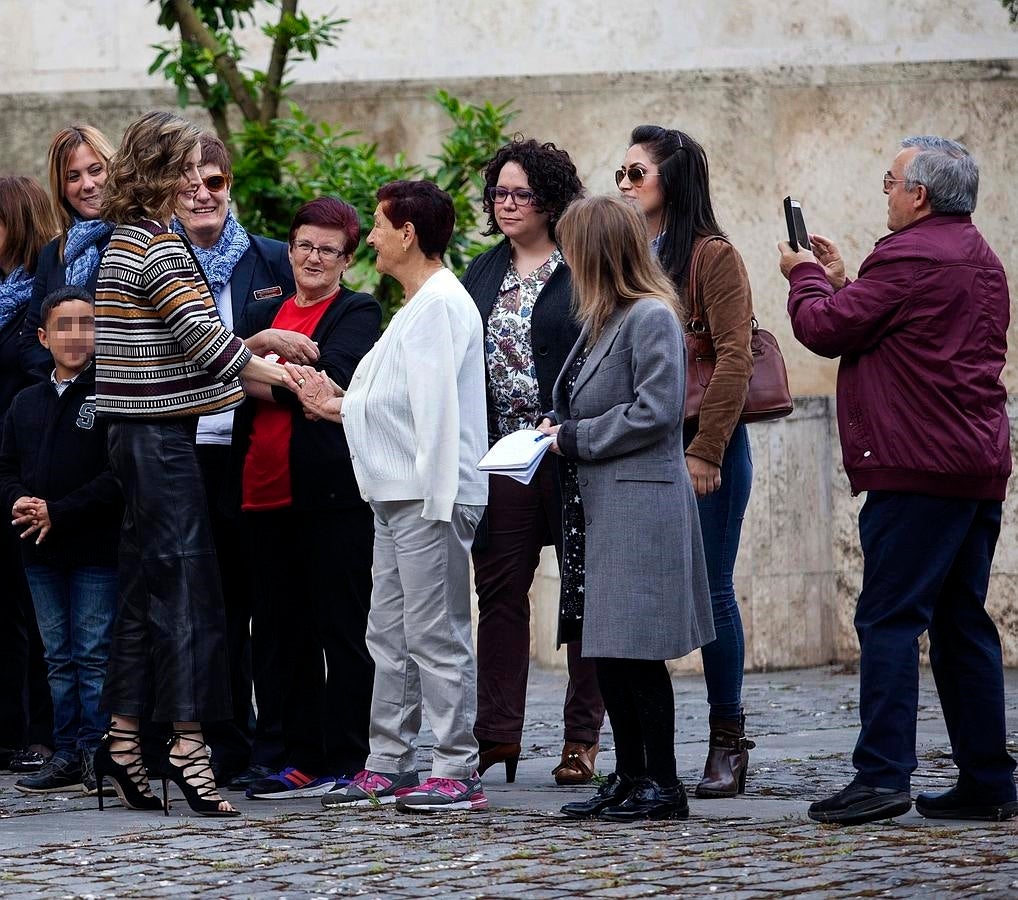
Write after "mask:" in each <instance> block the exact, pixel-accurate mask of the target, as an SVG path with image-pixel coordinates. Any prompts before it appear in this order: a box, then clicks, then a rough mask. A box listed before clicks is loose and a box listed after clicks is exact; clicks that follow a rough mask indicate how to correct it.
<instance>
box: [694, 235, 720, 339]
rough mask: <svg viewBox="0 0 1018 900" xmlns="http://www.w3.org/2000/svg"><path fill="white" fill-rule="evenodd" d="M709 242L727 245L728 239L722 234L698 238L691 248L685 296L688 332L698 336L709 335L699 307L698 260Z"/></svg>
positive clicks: (708, 329)
mask: <svg viewBox="0 0 1018 900" xmlns="http://www.w3.org/2000/svg"><path fill="white" fill-rule="evenodd" d="M711 241H724V242H725V243H726V244H727V243H729V240H728V238H726V237H725V236H724V235H723V234H708V235H704V237H702V238H700V239H699V240H698V241H697V242H696V245H695V246H694V247H693V254H692V256H691V257H690V259H689V281H688V287H687V294H688V296H689V323H688V325H689V330H690V331H696V332H698V333H700V334H702V333H703V332H707V333H708V334H709V333H710V328H709V326H708V325H707V320H706V319H705V318H704V316H703V308H702V306H700V293H701V292H700V258H701V257H702V256H703V251H704V248H705V247H706V246H707V245H708V244H709V243H710V242H711Z"/></svg>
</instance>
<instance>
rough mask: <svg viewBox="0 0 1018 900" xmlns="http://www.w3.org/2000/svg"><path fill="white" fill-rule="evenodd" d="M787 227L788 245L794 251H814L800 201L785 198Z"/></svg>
mask: <svg viewBox="0 0 1018 900" xmlns="http://www.w3.org/2000/svg"><path fill="white" fill-rule="evenodd" d="M784 203H785V225H787V226H788V243H789V244H791V245H792V249H793V250H812V249H813V247H812V246H811V245H810V242H809V232H808V231H806V220H805V219H803V217H802V205H801V204H800V203H799V201H798V200H793V199H792V198H791V197H785V200H784Z"/></svg>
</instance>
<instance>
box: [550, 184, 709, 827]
mask: <svg viewBox="0 0 1018 900" xmlns="http://www.w3.org/2000/svg"><path fill="white" fill-rule="evenodd" d="M557 234H558V238H559V241H560V244H561V247H562V252H563V254H564V255H565V258H566V261H567V262H568V263H569V266H570V268H571V270H572V272H573V286H574V295H575V298H576V307H577V317H578V319H579V320H580V322H581V323H582V324H583V331H582V332H581V334H580V337H579V340H578V341H577V342H576V346H575V347H573V350H572V352H571V353H570V354H569V356H568V357H567V358H566V363H565V366H564V368H563V369H562V373H561V374H560V375H559V378H558V381H557V382H556V384H555V390H554V394H553V400H554V406H555V416H556V419H557V422H558V424H552V423H551V421H550V420H547V419H546V420H545V421H544V422H543V423H542V425H541V430H542V431H544V432H545V433H548V434H554V435H555V438H556V440H555V443H554V444H553V445H552V450H554V451H556V452H558V453H559V454H561V455H562V457H564V467H563V485H562V493H563V501H564V517H563V526H564V531H565V553H564V559H563V574H562V598H561V610H560V615H561V617H562V619H563V627H567V626H571V627H576V625H577V624H578V623H580V622H582V634H583V653H584V656H590V657H594V658H595V660H596V665H597V675H598V683H599V685H600V688H601V693H602V695H603V697H604V701H605V706H606V708H607V711H608V715H609V717H610V718H611V722H612V730H613V732H614V735H615V748H616V767H615V772H614V773H613V774H612V775H611V776H609V778H608V779H607V780H606V781H605V782H604V783H603V784H602V785H601V788H600V790H599V791H598V792H597V795H596V796H595V797H593V798H592V799H591V800H588V801H583V802H580V803H568V804H566V805H565V806H564V807H562V811H563V812H564V813H565V814H566V815H568V816H572V817H574V818H583V817H588V816H599V817H600V818H604V819H611V820H616V821H627V820H633V819H646V818H654V819H659V818H685V817H686V816H687V815H688V814H689V807H688V804H687V802H686V795H685V791H684V789H683V787H682V783H681V782H680V781H679V780H678V778H677V776H676V772H675V750H674V744H675V713H674V696H673V693H672V684H671V679H670V677H669V675H668V670H667V668H666V666H665V662H664V661H665V660H667V659H674V658H677V657H680V656H685V655H686V654H687V653H689V652H691V651H692V650H695V649H697V648H698V647H700V646H702V645H704V644H706V643H709V642H710V641H712V640H713V639H714V624H713V620H712V617H711V605H710V591H709V588H708V585H707V572H706V567H705V563H704V556H703V542H702V540H701V537H700V528H699V523H698V519H697V509H696V497H695V495H694V493H693V487H692V484H691V482H690V480H689V473H688V471H687V470H686V466H685V462H684V459H683V453H682V420H683V402H684V400H683V398H684V397H685V383H684V381H685V371H686V370H685V345H684V343H683V339H682V331H681V328H680V326H679V321H678V317H677V315H676V309H677V298H676V296H675V292H674V289H673V288H672V286H671V283H670V281H669V280H668V278H667V277H666V276H665V275H664V273H663V272H662V270H661V268H660V266H659V265H658V264H657V263H656V261H655V260H654V259H653V258H652V257H651V254H650V250H649V248H648V246H647V241H646V226H645V224H644V222H643V219H642V217H641V215H640V213H639V212H638V211H637V210H636V209H634V208H633V207H632V206H630V205H629V204H627V203H625V202H624V201H622V200H619V199H617V198H614V197H588V198H585V199H582V200H578V201H576V202H575V203H573V204H572V205H571V206H570V207H569V209H568V210H567V211H566V212H565V214H564V215H563V217H562V219H561V221H560V222H559V225H558V229H557Z"/></svg>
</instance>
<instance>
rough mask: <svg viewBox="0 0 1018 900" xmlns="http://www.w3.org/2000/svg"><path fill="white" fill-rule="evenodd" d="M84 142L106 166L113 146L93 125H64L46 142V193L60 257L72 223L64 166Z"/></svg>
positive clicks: (107, 166) (106, 167)
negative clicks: (54, 219) (54, 223)
mask: <svg viewBox="0 0 1018 900" xmlns="http://www.w3.org/2000/svg"><path fill="white" fill-rule="evenodd" d="M83 144H84V145H85V146H86V147H88V148H89V149H90V150H91V151H92V152H93V153H94V154H95V155H96V156H98V157H99V161H100V162H101V163H102V164H103V168H105V169H108V168H109V165H110V157H111V156H113V145H112V144H111V143H110V142H109V141H108V140H107V139H106V135H105V134H103V133H102V132H101V131H100V130H99V129H98V128H96V127H95V126H93V125H66V126H64V127H63V128H61V129H60V130H59V131H58V132H57V133H56V134H55V135H53V140H52V141H50V145H49V156H48V158H47V168H48V170H49V192H50V200H51V201H52V203H53V215H54V216H55V217H56V220H57V224H58V225H59V226H60V230H61V235H60V258H61V259H63V258H64V242H65V241H66V239H67V231H68V229H69V228H70V227H71V226H72V225H73V224H74V207H72V206H71V204H70V203H68V202H67V193H66V185H67V169H68V167H69V166H70V164H71V155H72V154H73V153H74V151H75V150H77V149H78V148H79V147H80V146H82V145H83Z"/></svg>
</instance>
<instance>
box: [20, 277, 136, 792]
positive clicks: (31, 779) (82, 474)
mask: <svg viewBox="0 0 1018 900" xmlns="http://www.w3.org/2000/svg"><path fill="white" fill-rule="evenodd" d="M41 322H42V327H40V328H39V341H40V343H41V344H42V345H43V346H44V347H46V348H47V349H48V350H49V351H50V352H51V353H52V355H53V362H54V363H55V368H54V370H53V373H52V374H51V376H50V380H49V381H48V382H43V383H41V384H36V385H33V386H31V387H28V388H25V390H23V391H22V392H21V393H20V394H18V395H17V397H15V398H14V401H13V403H12V404H11V407H10V411H9V412H8V414H7V419H6V421H5V423H4V430H3V440H2V443H0V504H2V505H3V508H4V509H7V510H10V512H11V518H12V520H13V521H12V524H13V526H14V528H15V529H17V530H18V531H19V532H20V534H21V538H22V541H23V542H22V556H23V560H24V564H25V575H26V577H27V579H28V583H29V587H30V588H31V591H32V602H33V603H34V605H35V611H36V617H37V619H38V622H39V632H40V634H41V635H42V641H43V646H44V647H45V652H46V665H47V669H48V673H49V685H50V692H51V693H52V695H53V718H54V722H53V724H54V734H53V736H54V753H53V756H52V757H51V758H50V759H49V760H48V761H47V762H46V764H45V765H44V766H43V768H42V769H40V770H39V771H38V772H36V773H34V774H32V775H28V776H26V777H24V778H21V779H20V780H19V781H17V782H16V783H15V787H16V788H17V789H18V790H19V791H22V792H23V793H48V792H53V791H68V790H84V791H85V793H95V790H96V784H95V776H94V774H93V771H92V754H93V752H94V751H95V749H96V747H97V746H98V744H99V740H100V738H101V737H102V733H103V731H104V729H105V725H106V721H105V718H104V716H103V715H102V714H100V712H99V698H100V695H101V693H102V687H103V681H104V679H105V677H106V661H107V658H108V656H109V647H110V635H111V632H112V628H113V618H114V616H115V614H116V608H117V568H116V565H117V543H118V541H119V535H120V521H121V518H122V516H123V506H122V501H121V497H120V489H119V487H118V486H117V482H116V479H115V478H114V477H113V473H112V472H111V471H110V468H109V463H108V460H107V456H106V425H105V424H104V423H103V422H102V420H99V419H97V418H96V415H95V369H94V367H93V364H92V359H93V353H94V348H95V312H94V308H93V299H92V297H91V295H90V294H88V292H87V291H85V290H83V289H82V288H79V287H73V286H69V287H65V288H60V289H58V290H56V291H54V292H53V293H51V294H50V295H49V296H48V297H47V298H46V299H45V300H44V301H43V305H42V313H41Z"/></svg>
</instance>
